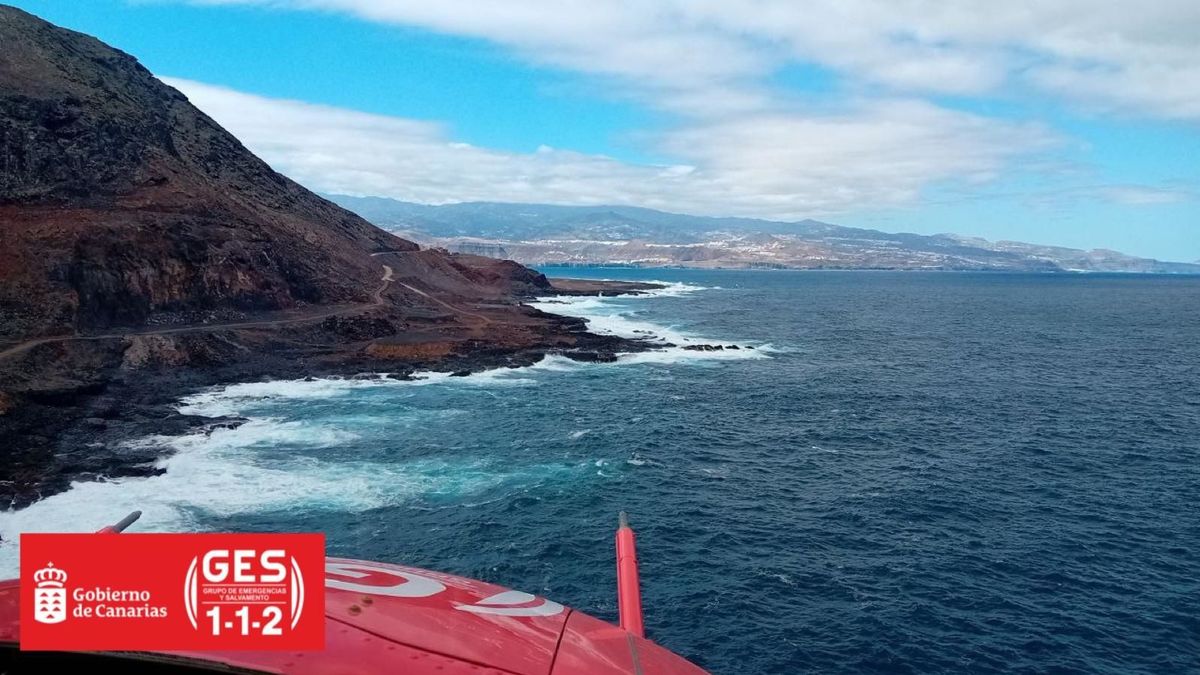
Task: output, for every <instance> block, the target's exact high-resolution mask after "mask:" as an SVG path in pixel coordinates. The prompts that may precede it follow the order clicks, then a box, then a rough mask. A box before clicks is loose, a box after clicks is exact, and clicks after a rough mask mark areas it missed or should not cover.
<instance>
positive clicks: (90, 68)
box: [0, 6, 618, 502]
mask: <svg viewBox="0 0 1200 675" xmlns="http://www.w3.org/2000/svg"><path fill="white" fill-rule="evenodd" d="M549 292H551V289H550V285H549V282H548V281H547V280H546V278H545V277H544V276H542V275H541V274H538V273H537V272H534V271H532V270H529V269H527V268H525V267H522V266H520V265H517V264H516V263H511V262H507V261H499V260H494V259H490V258H484V257H479V256H472V255H459V254H451V253H449V252H447V251H445V250H442V249H429V250H421V249H420V248H419V247H418V246H417V245H416V244H414V243H412V242H410V241H407V240H405V239H401V238H399V237H396V236H394V235H392V234H388V233H387V232H384V231H383V230H380V229H378V228H376V227H375V226H373V225H371V224H369V223H368V222H366V221H365V220H363V219H362V218H360V217H358V216H357V215H354V214H352V213H350V212H349V211H346V210H344V209H342V208H341V207H339V206H336V205H334V204H332V203H330V202H329V201H326V200H325V199H322V198H321V197H318V196H317V195H315V194H313V193H312V192H309V191H308V190H306V189H305V188H303V187H301V186H300V185H298V184H296V183H295V182H293V181H291V180H289V179H288V178H286V177H284V176H282V175H280V174H278V173H276V172H275V171H273V170H272V169H271V168H270V167H269V166H268V165H267V164H266V163H264V162H263V161H261V160H260V159H258V158H257V157H255V156H254V155H252V154H251V153H250V152H249V151H247V150H246V148H245V147H243V146H242V144H241V143H240V142H238V140H237V139H236V138H234V137H233V136H232V135H230V134H229V133H228V132H226V131H225V130H224V129H222V128H221V127H220V126H218V125H217V124H216V123H215V122H213V120H211V119H209V118H208V117H207V116H206V115H204V114H203V113H202V112H200V111H199V110H197V109H196V108H195V107H194V106H192V105H191V104H190V103H189V102H188V100H187V99H186V98H185V97H184V96H183V95H182V94H180V93H179V92H178V91H176V90H175V89H172V88H171V87H169V86H167V85H165V84H163V83H162V82H160V81H159V80H158V79H156V78H155V77H154V75H153V74H151V73H150V72H149V71H147V70H146V69H145V68H143V67H142V66H141V65H140V64H139V63H138V62H137V60H136V59H134V58H133V57H131V56H129V55H128V54H124V53H122V52H120V51H118V50H116V49H113V48H111V47H108V46H107V45H105V44H103V43H101V42H100V41H98V40H96V39H94V38H91V37H89V36H87V35H82V34H79V33H75V32H72V31H68V30H64V29H62V28H58V27H56V26H53V25H51V24H49V23H46V22H44V21H42V20H40V19H38V18H36V17H34V16H32V15H30V14H27V13H25V12H22V11H20V10H17V9H14V8H11V7H5V6H0V453H4V454H5V456H4V457H3V458H2V460H3V461H0V500H2V499H4V498H5V497H8V498H9V499H15V500H16V501H17V502H21V501H23V500H27V499H29V498H31V495H35V494H37V492H38V491H39V490H47V489H57V488H59V487H62V485H63V483H64V481H65V480H66V479H67V478H69V477H74V476H78V475H83V474H88V473H89V472H91V473H96V474H99V473H103V474H106V475H119V474H120V473H122V472H127V471H135V470H141V469H131V468H130V467H131V466H132V465H131V464H130V462H129V461H127V460H123V459H119V458H114V457H115V456H114V455H113V454H112V453H111V452H110V451H108V450H105V448H111V447H115V445H116V441H117V440H119V439H120V438H121V437H122V435H124V436H128V435H131V434H135V433H144V432H146V431H150V432H154V429H155V428H156V427H162V426H163V425H167V424H175V423H180V420H179V418H178V416H177V415H173V413H172V412H171V409H170V408H169V406H168V405H167V404H169V402H170V401H171V400H172V399H173V398H174V396H176V395H178V393H179V392H180V391H182V390H186V389H188V388H189V387H195V386H198V385H201V384H207V383H212V382H216V381H222V380H230V379H241V378H256V377H273V376H300V375H307V374H331V373H332V374H352V373H354V372H357V371H389V372H394V373H398V374H399V375H398V376H404V373H406V372H410V371H411V370H412V369H414V368H418V367H437V368H456V369H461V368H464V367H466V368H471V367H483V366H485V365H497V364H504V363H526V362H530V361H531V360H535V359H537V358H540V355H541V354H543V353H545V351H547V350H556V351H563V352H565V353H567V354H568V355H570V354H575V353H579V354H581V355H582V357H584V358H586V357H587V355H588V354H589V353H590V354H594V353H595V350H601V351H611V350H612V349H614V348H616V346H617V345H618V343H617V342H616V341H614V340H611V339H605V338H600V337H597V336H593V335H589V334H587V333H586V332H584V331H583V326H582V324H581V323H580V322H579V321H578V320H573V319H566V318H562V317H556V316H553V315H549V314H545V313H542V312H538V311H536V310H534V309H532V308H529V307H527V306H525V305H522V304H520V299H521V298H522V297H526V296H529V295H532V294H545V293H549ZM86 447H90V448H99V449H97V450H95V451H91V450H88V451H84V450H81V448H86ZM105 453H109V454H105ZM143 459H144V458H143ZM143 468H145V467H143ZM146 470H149V469H146Z"/></svg>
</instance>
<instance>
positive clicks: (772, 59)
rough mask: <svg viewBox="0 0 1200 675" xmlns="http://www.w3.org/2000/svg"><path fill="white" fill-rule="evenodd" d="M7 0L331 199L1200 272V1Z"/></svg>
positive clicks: (278, 168)
mask: <svg viewBox="0 0 1200 675" xmlns="http://www.w3.org/2000/svg"><path fill="white" fill-rule="evenodd" d="M5 1H8V2H12V3H13V4H15V5H17V6H18V7H21V8H23V9H26V10H27V11H30V12H33V13H34V14H37V15H39V16H41V17H43V18H45V19H47V20H50V21H52V22H54V23H57V24H59V25H62V26H65V27H68V28H72V29H75V30H79V31H82V32H85V33H89V34H92V35H95V36H97V37H99V38H100V39H102V40H104V41H105V42H107V43H109V44H111V45H113V46H115V47H117V48H120V49H122V50H124V51H127V52H129V53H131V54H133V55H134V56H136V57H137V58H138V59H140V60H141V62H142V63H143V64H144V65H146V66H147V67H148V68H149V69H150V70H151V71H153V72H154V73H155V74H156V75H158V76H159V77H160V78H162V79H163V80H164V81H166V82H167V83H169V84H171V85H172V86H174V87H176V88H178V89H180V90H181V91H182V92H184V93H185V94H186V95H187V96H188V97H189V99H191V101H192V102H193V103H195V104H196V105H197V106H198V107H200V108H201V109H202V110H204V111H205V112H207V113H208V114H209V115H210V116H212V117H213V118H214V119H216V120H217V121H218V122H219V123H221V124H222V125H223V126H225V127H226V128H227V129H229V130H230V131H231V132H233V133H234V134H235V135H237V136H238V137H239V138H240V139H241V140H242V141H243V142H244V143H245V144H246V146H247V147H249V148H250V149H251V150H253V151H254V152H256V153H257V154H259V155H260V156H261V157H263V158H264V159H265V160H267V161H268V162H269V163H270V164H271V165H272V166H273V167H274V168H276V169H277V170H279V171H281V172H283V173H285V174H287V175H289V176H290V177H292V178H294V179H296V180H297V181H299V182H300V183H302V184H304V185H306V186H307V187H309V188H311V189H314V190H317V191H320V192H326V193H343V194H351V195H375V196H383V197H391V198H395V199H401V200H407V201H416V202H423V203H433V204H440V203H449V202H459V201H506V202H541V203H556V204H624V205H636V206H646V207H651V208H658V209H663V210H667V211H674V212H680V213H689V214H695V215H715V216H729V215H733V216H750V217H759V218H768V219H774V220H799V219H803V218H816V219H820V220H825V221H829V222H835V223H838V224H842V225H851V226H858V227H871V228H876V229H881V230H885V231H893V232H899V231H904V232H918V233H922V234H934V233H939V232H954V233H958V234H964V235H972V236H981V237H986V238H989V239H1008V240H1021V241H1031V242H1036V243H1044V244H1056V245H1065V246H1072V247H1077V248H1085V249H1091V248H1111V249H1116V250H1120V251H1124V252H1127V253H1133V254H1137V255H1144V256H1149V257H1156V258H1159V259H1164V260H1180V261H1196V260H1200V39H1198V38H1197V36H1198V35H1200V2H1196V1H1195V0H1179V1H1176V0H1147V1H1146V2H1140V3H1132V2H1120V3H1117V2H1108V3H1101V2H1094V1H1093V0H1038V1H1030V0H1012V1H1010V2H1003V3H998V2H993V1H991V0H988V1H977V0H961V1H958V2H934V1H932V0H807V1H805V2H797V1H796V0H741V1H733V0H506V1H505V2H467V1H460V0H437V1H436V2H432V1H429V0H86V1H81V0H15V1H14V0H5ZM0 48H2V47H0Z"/></svg>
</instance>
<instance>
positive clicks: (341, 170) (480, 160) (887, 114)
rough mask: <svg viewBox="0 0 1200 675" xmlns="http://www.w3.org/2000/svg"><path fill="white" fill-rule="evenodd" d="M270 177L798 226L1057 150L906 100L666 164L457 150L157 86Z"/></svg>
mask: <svg viewBox="0 0 1200 675" xmlns="http://www.w3.org/2000/svg"><path fill="white" fill-rule="evenodd" d="M166 81H167V82H168V83H169V84H171V85H172V86H175V87H176V88H178V89H180V90H181V91H183V92H184V94H186V95H187V96H188V98H189V99H190V100H191V101H192V102H193V103H195V104H196V105H197V106H198V107H199V108H200V109H202V110H204V111H205V112H206V113H208V114H209V115H211V116H212V117H213V118H214V119H216V120H217V121H218V122H219V123H221V124H222V125H223V126H225V127H226V128H227V129H229V130H230V131H231V132H232V133H233V134H235V135H236V136H238V137H239V138H240V139H241V140H242V141H243V142H244V143H245V144H246V145H247V146H248V147H249V148H250V149H251V150H253V151H254V152H256V153H257V154H259V155H260V156H262V157H263V158H264V159H265V160H267V161H268V162H269V163H270V164H271V165H272V166H274V167H275V168H276V169H278V170H280V171H282V172H283V173H286V174H287V175H289V176H291V177H292V178H294V179H296V180H297V181H299V182H301V183H303V184H305V185H307V186H308V187H310V188H313V189H316V190H319V191H324V192H337V193H347V194H357V195H380V196H387V197H393V198H396V199H403V200H410V201H418V202H427V203H445V202H455V201H476V200H479V201H514V202H546V203H559V204H633V205H642V206H650V207H655V208H663V209H668V210H674V211H681V212H686V213H701V214H726V215H743V216H760V217H769V218H784V219H791V218H802V217H808V216H812V215H819V214H829V213H836V212H840V211H844V210H847V209H851V208H855V207H859V208H861V207H862V206H864V205H869V206H870V207H873V208H877V207H881V206H886V205H894V204H902V203H906V202H911V201H912V200H914V199H916V198H917V196H918V194H919V192H920V190H921V189H922V187H923V186H925V185H927V184H929V183H932V182H942V181H966V182H978V181H983V180H987V179H989V178H991V177H992V176H993V175H995V174H996V173H997V172H998V171H1000V170H1001V169H1002V168H1003V167H1004V166H1005V165H1006V164H1007V163H1008V162H1010V161H1011V160H1013V159H1014V158H1016V157H1020V156H1023V155H1026V154H1028V153H1031V152H1037V151H1039V150H1041V149H1043V148H1045V147H1046V146H1047V145H1048V144H1051V143H1053V142H1054V139H1053V137H1052V136H1051V134H1049V133H1048V132H1046V131H1045V130H1044V129H1042V128H1040V127H1037V126H1028V125H1014V124H1006V123H999V122H996V121H994V120H989V119H986V118H981V117H977V116H973V115H968V114H964V113H959V112H953V111H948V110H945V109H942V108H938V107H936V106H932V105H929V104H927V103H923V102H919V101H911V100H887V101H877V100H873V101H862V102H860V103H858V104H854V105H851V106H849V107H848V108H847V109H845V110H843V111H841V112H839V113H826V114H820V115H801V114H798V113H795V112H792V113H782V112H774V111H772V112H761V113H755V114H748V115H740V116H736V117H729V118H724V119H720V120H696V121H694V122H692V123H689V124H686V125H684V126H682V127H679V128H676V129H674V130H671V131H668V132H666V133H665V135H664V136H663V137H662V138H661V140H660V143H661V146H662V148H661V149H662V150H663V151H664V152H666V153H668V154H669V156H672V157H675V158H677V159H678V160H679V161H678V163H677V164H675V165H671V166H651V165H639V164H630V163H625V162H621V161H617V160H615V159H612V158H609V157H604V156H599V155H587V154H582V153H578V152H572V151H569V150H560V149H554V148H548V147H541V148H539V149H538V150H537V151H535V152H532V153H512V152H501V151H496V150H490V149H486V148H480V147H476V146H472V145H469V144H465V143H461V142H456V141H455V140H454V139H453V138H450V137H449V135H448V134H447V131H446V129H445V128H444V127H442V126H441V125H438V124H435V123H430V122H423V121H415V120H407V119H400V118H395V117H386V116H380V115H372V114H366V113H361V112H356V111H351V110H345V109H341V108H334V107H329V106H322V105H313V104H309V103H303V102H299V101H287V100H280V99H270V98H265V97H261V96H256V95H251V94H246V93H242V92H237V91H234V90H231V89H226V88H222V87H215V86H211V85H207V84H202V83H198V82H191V81H187V80H178V79H170V78H168V79H166Z"/></svg>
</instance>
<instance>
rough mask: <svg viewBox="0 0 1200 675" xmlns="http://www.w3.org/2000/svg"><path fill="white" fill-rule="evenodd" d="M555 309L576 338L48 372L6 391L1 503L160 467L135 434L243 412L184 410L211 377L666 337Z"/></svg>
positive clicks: (593, 351) (606, 354)
mask: <svg viewBox="0 0 1200 675" xmlns="http://www.w3.org/2000/svg"><path fill="white" fill-rule="evenodd" d="M558 281H559V280H555V282H556V284H557V282H558ZM654 288H658V286H656V285H654V284H643V283H634V282H595V281H590V280H588V281H582V282H580V283H579V284H578V285H568V287H567V288H564V290H563V292H562V293H561V294H562V295H570V296H577V295H601V294H603V295H606V296H610V295H620V294H636V293H642V292H645V291H647V290H653V289H654ZM549 294H558V293H557V291H552V292H551V293H549ZM548 316H551V315H548ZM555 319H556V320H557V323H558V324H559V326H558V327H559V328H560V329H563V330H565V331H568V332H570V333H571V334H572V336H573V342H574V344H572V345H570V346H550V345H540V346H527V347H505V346H496V345H490V344H487V343H484V342H479V343H475V344H470V343H468V344H463V345H462V346H461V347H460V348H458V349H456V350H454V351H451V352H450V353H447V354H445V355H442V356H437V357H433V358H411V359H393V358H375V357H372V356H371V355H370V354H369V353H367V352H366V351H364V350H362V349H361V348H359V347H360V345H353V344H348V345H344V348H342V349H337V350H335V354H334V355H333V356H334V358H330V357H331V354H329V353H309V354H298V353H297V352H295V351H290V350H287V349H284V350H275V351H269V350H268V351H256V352H254V353H253V354H243V355H242V356H241V357H240V358H236V359H232V360H229V361H228V362H208V363H203V362H201V363H189V364H181V365H179V366H173V367H163V366H161V365H159V366H155V367H150V368H145V369H138V370H122V369H119V368H118V369H116V370H114V371H112V372H109V373H107V374H103V375H102V374H99V373H96V374H93V375H94V377H87V376H86V374H83V373H77V375H79V377H74V378H62V379H60V380H58V383H57V384H55V382H52V381H47V382H43V383H40V386H34V387H31V388H28V389H26V390H25V391H20V392H12V391H11V389H10V391H9V392H7V393H5V394H4V396H3V400H0V447H3V448H5V453H4V454H5V461H4V462H3V463H0V508H21V507H24V506H27V505H29V504H31V503H33V502H35V501H38V500H39V499H42V498H45V497H48V496H51V495H53V494H56V493H58V492H62V491H64V490H66V489H68V488H69V487H70V485H71V483H72V482H74V481H88V480H111V479H116V478H123V477H130V476H151V475H156V474H158V473H161V472H162V471H163V469H161V468H159V466H158V463H159V460H161V459H163V458H164V457H166V456H169V455H170V453H171V452H172V450H171V448H169V447H167V446H165V445H155V444H153V443H149V444H148V443H144V442H140V443H131V441H134V440H139V439H147V438H152V437H154V436H171V435H179V434H182V433H186V432H189V431H194V430H198V429H199V430H207V431H209V432H211V431H212V430H215V429H218V428H223V427H224V428H228V427H231V426H237V425H239V424H241V423H242V422H243V421H244V420H242V419H240V418H236V417H227V418H212V417H201V416H196V415H186V414H183V413H181V412H179V401H180V399H182V398H183V397H185V396H188V395H190V394H194V393H196V392H198V391H201V390H203V389H205V388H208V387H213V386H219V385H227V384H236V383H244V382H260V381H268V380H289V379H315V378H347V379H377V378H380V377H384V378H390V379H395V380H411V379H414V378H419V377H421V373H423V372H448V373H451V374H452V375H456V376H466V375H470V374H472V373H476V372H481V371H485V370H491V369H495V368H521V367H525V366H530V365H534V364H536V363H537V362H539V361H541V360H542V359H544V358H545V357H546V356H548V355H551V354H555V355H561V356H564V357H566V358H569V359H573V360H577V361H582V362H589V363H605V362H612V361H616V359H617V356H618V354H622V353H632V352H638V351H645V350H648V349H653V348H661V347H663V346H664V345H661V344H654V345H652V344H650V343H648V342H645V341H642V340H630V339H626V338H621V337H616V336H606V335H597V334H593V333H589V332H587V330H586V325H585V324H584V322H583V321H582V320H579V319H574V318H570V317H557V316H556V317H555ZM368 321H369V320H368ZM351 323H354V321H351ZM219 333H220V331H214V335H216V336H218V337H219V339H228V338H229V337H230V336H225V335H219ZM107 342H111V343H113V344H111V345H109V348H110V349H112V350H113V351H114V352H125V353H127V352H128V351H129V349H130V345H129V342H130V339H129V338H113V339H112V340H109V341H107ZM319 351H324V350H319ZM4 366H5V364H4V363H2V362H0V380H4V379H6V378H11V376H12V373H11V372H7V371H6V370H5V369H4Z"/></svg>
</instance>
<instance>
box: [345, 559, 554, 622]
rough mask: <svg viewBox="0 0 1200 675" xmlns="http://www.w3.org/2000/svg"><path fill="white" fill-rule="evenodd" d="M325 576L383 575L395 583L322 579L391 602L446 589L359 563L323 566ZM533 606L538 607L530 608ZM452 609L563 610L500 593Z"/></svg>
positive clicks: (498, 613) (532, 613)
mask: <svg viewBox="0 0 1200 675" xmlns="http://www.w3.org/2000/svg"><path fill="white" fill-rule="evenodd" d="M325 574H326V575H331V574H332V575H336V576H340V577H350V578H351V579H366V578H367V577H372V576H377V575H383V576H387V577H391V578H393V579H395V580H396V583H394V584H391V585H376V584H365V583H358V582H355V581H346V580H344V579H332V578H330V577H329V576H326V577H325V585H326V586H327V587H329V588H336V589H338V590H342V591H351V592H354V593H366V594H367V595H385V596H388V597H392V598H427V597H429V596H431V595H437V594H438V593H441V592H443V591H445V590H446V585H445V584H443V583H442V582H440V581H438V580H436V579H433V578H431V577H428V576H425V575H422V574H417V573H415V572H406V571H402V570H398V569H394V568H391V567H383V566H378V565H372V564H370V563H358V562H353V563H352V562H326V563H325ZM534 602H536V603H537V604H532V605H531V604H530V603H534ZM454 608H455V609H458V610H462V611H464V612H471V613H472V614H487V615H492V616H554V615H556V614H561V613H562V612H563V610H564V609H565V607H563V606H562V605H560V604H558V603H557V602H554V601H552V600H546V599H545V598H541V599H539V598H538V597H536V596H534V595H530V594H529V593H524V592H522V591H503V592H500V593H497V594H495V595H491V596H488V597H486V598H484V599H482V600H480V601H479V602H477V603H475V604H473V605H459V604H456V605H454Z"/></svg>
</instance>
